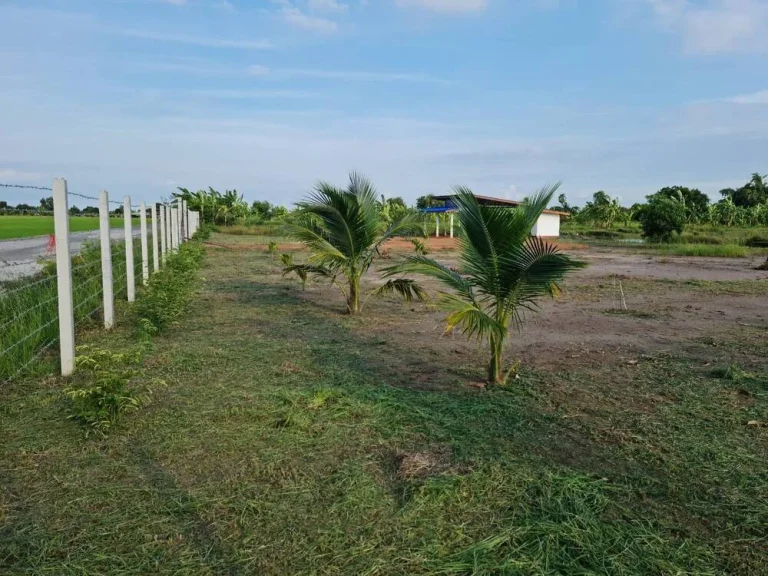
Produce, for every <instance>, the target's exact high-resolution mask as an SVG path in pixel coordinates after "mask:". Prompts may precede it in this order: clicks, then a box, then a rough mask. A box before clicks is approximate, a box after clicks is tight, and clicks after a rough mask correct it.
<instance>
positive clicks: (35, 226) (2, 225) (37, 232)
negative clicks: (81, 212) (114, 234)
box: [0, 215, 139, 240]
mask: <svg viewBox="0 0 768 576" xmlns="http://www.w3.org/2000/svg"><path fill="white" fill-rule="evenodd" d="M132 223H133V225H134V226H138V225H139V219H138V218H134V219H133V220H132ZM109 225H110V226H111V227H112V228H120V227H122V226H123V225H124V220H123V218H110V219H109ZM98 229H99V219H98V218H97V217H89V216H72V217H70V219H69V230H70V232H87V231H90V230H98ZM48 234H53V216H7V215H6V216H0V240H10V239H13V238H27V237H29V236H45V235H48Z"/></svg>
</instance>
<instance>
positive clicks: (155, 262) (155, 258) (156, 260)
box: [152, 202, 160, 272]
mask: <svg viewBox="0 0 768 576" xmlns="http://www.w3.org/2000/svg"><path fill="white" fill-rule="evenodd" d="M158 214H159V211H158V209H157V202H152V272H157V271H158V270H160V246H159V240H158V238H157V216H158Z"/></svg>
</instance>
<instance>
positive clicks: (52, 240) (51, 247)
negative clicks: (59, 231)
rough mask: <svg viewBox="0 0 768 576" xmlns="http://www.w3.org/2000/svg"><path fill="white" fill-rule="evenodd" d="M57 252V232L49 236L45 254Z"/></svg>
mask: <svg viewBox="0 0 768 576" xmlns="http://www.w3.org/2000/svg"><path fill="white" fill-rule="evenodd" d="M54 252H56V234H51V235H50V236H48V246H46V247H45V254H46V256H47V255H48V254H53V253H54Z"/></svg>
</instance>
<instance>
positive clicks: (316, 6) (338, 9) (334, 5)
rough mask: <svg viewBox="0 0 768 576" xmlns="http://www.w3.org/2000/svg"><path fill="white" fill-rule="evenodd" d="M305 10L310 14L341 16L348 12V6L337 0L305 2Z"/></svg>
mask: <svg viewBox="0 0 768 576" xmlns="http://www.w3.org/2000/svg"><path fill="white" fill-rule="evenodd" d="M307 8H308V9H309V10H310V11H312V12H330V13H332V14H343V13H344V12H346V11H347V10H349V6H347V5H346V4H344V3H342V2H339V1H338V0H307Z"/></svg>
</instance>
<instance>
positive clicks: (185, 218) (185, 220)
mask: <svg viewBox="0 0 768 576" xmlns="http://www.w3.org/2000/svg"><path fill="white" fill-rule="evenodd" d="M188 233H189V215H188V214H187V201H186V200H182V201H181V241H182V242H186V241H187V239H188V238H189V234H188Z"/></svg>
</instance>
